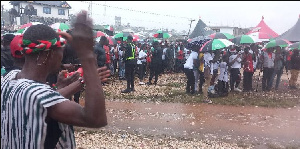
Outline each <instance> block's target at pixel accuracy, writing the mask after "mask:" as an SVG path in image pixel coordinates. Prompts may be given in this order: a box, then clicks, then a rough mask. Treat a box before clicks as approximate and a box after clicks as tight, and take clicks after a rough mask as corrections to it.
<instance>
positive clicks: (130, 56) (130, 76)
mask: <svg viewBox="0 0 300 149" xmlns="http://www.w3.org/2000/svg"><path fill="white" fill-rule="evenodd" d="M132 40H133V37H132V36H131V35H129V36H128V37H127V44H126V45H125V55H124V56H125V57H124V60H125V76H126V80H127V88H126V89H125V90H123V91H121V92H122V93H130V92H132V91H135V89H134V69H135V66H136V64H137V61H136V56H135V51H136V46H135V45H134V44H133V43H132Z"/></svg>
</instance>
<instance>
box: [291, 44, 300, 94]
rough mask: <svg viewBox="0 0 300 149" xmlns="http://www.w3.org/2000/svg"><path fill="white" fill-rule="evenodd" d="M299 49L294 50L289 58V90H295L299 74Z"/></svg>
mask: <svg viewBox="0 0 300 149" xmlns="http://www.w3.org/2000/svg"><path fill="white" fill-rule="evenodd" d="M299 51H300V50H299V49H298V50H297V49H294V53H293V55H292V57H291V80H290V82H289V87H290V88H291V89H297V87H296V82H297V79H298V76H299V72H300V65H299V63H300V55H299Z"/></svg>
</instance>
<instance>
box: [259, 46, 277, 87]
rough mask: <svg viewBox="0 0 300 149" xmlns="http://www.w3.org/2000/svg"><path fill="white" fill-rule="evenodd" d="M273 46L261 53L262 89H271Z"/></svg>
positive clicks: (273, 58)
mask: <svg viewBox="0 0 300 149" xmlns="http://www.w3.org/2000/svg"><path fill="white" fill-rule="evenodd" d="M273 51H274V48H268V49H267V51H264V52H263V53H262V56H261V59H262V65H263V70H261V71H263V78H262V90H263V91H270V90H271V87H272V86H271V79H272V75H273V73H274V60H275V54H274V53H273Z"/></svg>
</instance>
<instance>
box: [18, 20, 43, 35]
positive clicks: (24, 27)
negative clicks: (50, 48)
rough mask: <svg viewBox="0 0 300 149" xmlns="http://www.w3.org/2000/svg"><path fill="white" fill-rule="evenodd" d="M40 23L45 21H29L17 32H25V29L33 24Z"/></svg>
mask: <svg viewBox="0 0 300 149" xmlns="http://www.w3.org/2000/svg"><path fill="white" fill-rule="evenodd" d="M38 24H43V23H40V22H30V23H27V24H24V25H22V26H21V27H20V29H19V30H18V31H17V33H20V34H24V33H25V31H26V30H27V29H28V28H29V27H30V26H32V25H38Z"/></svg>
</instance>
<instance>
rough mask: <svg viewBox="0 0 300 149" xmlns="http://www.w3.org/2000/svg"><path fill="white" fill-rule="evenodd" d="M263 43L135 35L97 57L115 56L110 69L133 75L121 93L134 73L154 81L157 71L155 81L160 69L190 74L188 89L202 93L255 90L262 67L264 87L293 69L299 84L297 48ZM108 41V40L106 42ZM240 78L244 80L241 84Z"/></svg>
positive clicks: (293, 81) (292, 78)
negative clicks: (210, 46)
mask: <svg viewBox="0 0 300 149" xmlns="http://www.w3.org/2000/svg"><path fill="white" fill-rule="evenodd" d="M130 37H131V36H130ZM103 38H105V37H103ZM101 39H102V38H101ZM132 43H133V44H132ZM100 44H101V41H100ZM264 44H265V43H253V44H248V45H234V46H230V47H227V48H223V49H220V50H215V51H207V52H201V51H200V48H201V47H200V46H199V44H192V43H182V42H167V41H162V42H153V43H149V42H147V40H145V41H142V42H133V41H132V38H128V40H127V41H121V42H119V43H118V44H117V45H114V46H111V47H110V48H107V49H111V50H110V51H109V50H107V51H105V50H103V52H102V53H106V57H104V55H103V54H102V55H103V56H102V57H103V59H98V60H100V61H102V62H101V63H102V64H104V63H105V62H109V61H111V60H112V61H111V63H106V64H107V67H109V68H110V69H111V73H112V75H118V76H119V79H120V80H122V79H125V78H126V79H127V81H128V80H130V81H129V82H130V83H129V82H128V83H127V88H126V90H124V91H122V93H128V92H131V91H134V83H133V81H132V79H134V77H133V76H134V75H135V74H136V75H138V77H139V81H140V83H139V84H140V85H144V84H148V85H152V84H153V83H152V78H153V77H155V79H154V85H156V84H157V80H158V77H159V76H160V74H162V73H182V72H184V73H185V74H186V77H187V85H186V92H187V93H191V94H198V93H200V94H202V93H203V94H204V96H205V97H206V98H208V97H214V96H224V95H227V94H228V92H229V91H236V92H242V91H243V92H249V91H253V90H257V89H258V84H254V83H253V82H254V81H253V75H254V72H258V73H259V76H258V78H260V77H261V75H262V78H261V80H262V82H261V83H262V90H263V91H270V90H271V89H273V88H274V89H275V90H278V87H279V84H280V81H281V76H282V74H284V73H286V74H287V75H289V73H288V71H290V72H291V76H290V77H288V78H289V88H290V89H296V82H297V78H298V74H299V70H300V68H299V67H300V65H299V62H300V60H299V49H294V50H287V48H281V47H280V46H277V47H273V48H268V49H263V47H264ZM103 45H104V44H101V47H103ZM105 46H108V47H109V46H110V45H109V44H108V42H106V44H105V45H104V47H105ZM102 49H104V48H102ZM124 53H127V55H126V54H124ZM105 58H106V60H105ZM107 58H108V59H111V60H109V61H108V60H107ZM128 58H132V59H130V60H128ZM128 62H130V66H129V64H128ZM98 63H100V62H98ZM126 66H128V67H126ZM134 71H135V73H134ZM126 72H130V73H126ZM241 72H242V74H241ZM145 76H149V79H147V80H146V81H147V82H144V80H145ZM275 77H276V80H275ZM241 81H243V83H242V84H243V86H241V87H240V85H239V84H240V82H241ZM273 82H275V83H273ZM273 84H275V85H273Z"/></svg>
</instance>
